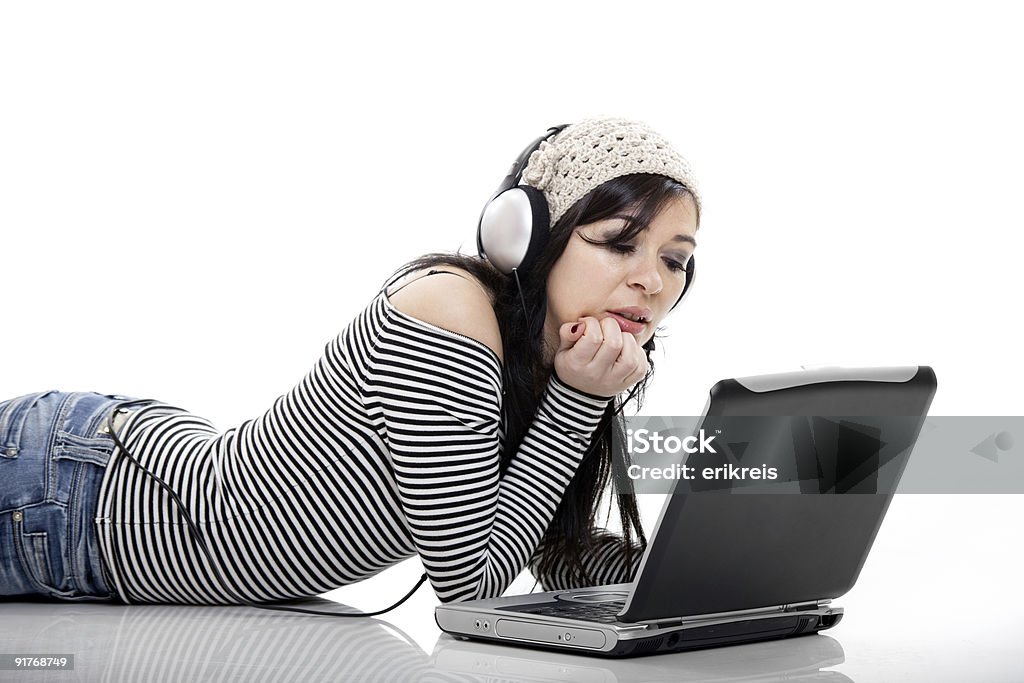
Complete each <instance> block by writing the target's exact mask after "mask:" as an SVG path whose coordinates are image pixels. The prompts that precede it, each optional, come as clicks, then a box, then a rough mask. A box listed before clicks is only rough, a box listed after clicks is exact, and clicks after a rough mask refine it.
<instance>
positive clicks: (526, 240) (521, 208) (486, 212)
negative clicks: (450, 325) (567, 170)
mask: <svg viewBox="0 0 1024 683" xmlns="http://www.w3.org/2000/svg"><path fill="white" fill-rule="evenodd" d="M568 126H569V124H567V123H565V124H562V125H560V126H552V127H551V128H548V130H547V132H545V133H544V134H543V135H541V136H540V137H539V138H537V139H536V140H534V141H533V142H531V143H530V144H529V145H527V146H526V148H525V149H524V150H523V151H522V152H521V153H520V154H519V156H518V157H516V160H515V161H514V162H513V163H512V167H511V168H510V169H509V171H508V175H506V176H505V178H504V179H503V180H502V181H501V184H500V185H498V189H497V190H495V191H494V194H492V195H491V198H490V199H488V200H487V203H486V204H485V205H484V209H483V211H481V212H480V221H479V222H478V224H477V230H476V250H477V253H478V254H479V256H480V258H486V259H487V260H488V261H490V262H491V264H492V265H493V266H494V267H495V268H497V269H498V270H499V271H500V272H502V273H504V274H505V275H513V274H516V273H517V272H519V271H526V270H528V269H529V268H530V267H531V266H532V265H533V264H534V263H536V262H537V259H538V258H539V257H540V254H541V252H543V251H544V247H545V245H547V242H548V235H549V234H550V226H549V222H550V217H551V214H550V212H549V210H548V202H547V200H546V199H544V194H543V193H542V192H541V191H540V190H538V189H537V188H535V187H531V186H530V185H520V184H519V181H520V180H521V179H522V177H523V171H524V170H525V169H526V165H527V164H528V163H529V161H530V155H531V154H533V153H534V152H535V151H536V150H537V149H538V148H539V147H540V143H542V142H544V141H545V140H548V139H549V138H551V137H553V136H555V135H557V134H558V133H560V132H561V131H562V130H563V129H565V128H566V127H568ZM695 275H696V265H695V263H694V260H693V256H692V255H691V256H690V258H689V259H687V261H686V284H684V285H683V291H682V293H680V295H679V298H678V299H676V302H675V303H674V304H672V308H675V307H676V306H678V305H679V304H680V303H681V302H682V301H683V298H684V297H685V296H686V293H687V292H688V291H689V289H690V286H691V285H692V284H693V279H694V276H695ZM670 310H671V309H670Z"/></svg>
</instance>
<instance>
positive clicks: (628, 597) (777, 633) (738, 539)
mask: <svg viewBox="0 0 1024 683" xmlns="http://www.w3.org/2000/svg"><path fill="white" fill-rule="evenodd" d="M935 388H936V379H935V373H934V372H933V371H932V369H931V368H929V367H926V366H910V367H889V368H857V369H855V368H825V369H819V370H808V371H801V372H794V373H784V374H777V375H763V376H757V377H744V378H737V379H728V380H723V381H721V382H718V383H717V384H715V386H714V387H712V389H711V392H710V399H709V401H708V404H707V406H706V408H705V410H704V414H703V416H702V417H701V419H700V420H699V422H698V426H699V428H701V429H703V430H704V432H705V433H714V434H719V435H721V438H720V440H719V449H718V452H717V453H716V454H715V456H711V455H709V454H707V453H692V454H690V455H688V456H686V459H685V461H684V464H686V465H689V466H691V467H694V468H695V471H697V472H700V471H702V469H703V467H704V466H705V465H713V464H714V463H716V462H717V463H718V464H721V457H722V451H724V452H725V453H726V454H727V456H728V458H729V459H730V461H731V462H733V463H737V464H738V465H751V468H749V469H753V467H754V466H756V467H759V468H760V469H762V470H766V469H767V468H768V466H771V467H773V468H774V469H775V470H776V478H775V480H773V481H770V482H768V481H764V480H760V481H749V480H747V481H743V482H740V483H737V482H735V481H720V480H700V479H694V480H693V481H685V482H684V481H683V479H682V478H678V479H675V480H674V481H673V483H672V484H671V486H672V488H671V489H670V495H668V496H667V497H666V500H665V504H664V506H663V508H662V511H661V515H660V517H659V519H658V523H657V525H656V527H655V529H654V532H653V533H652V534H651V538H650V541H649V543H648V545H647V549H646V550H645V552H644V555H643V557H642V559H641V562H640V566H639V568H638V570H637V572H636V575H635V580H634V581H633V582H632V583H627V584H614V585H606V586H595V587H592V588H585V589H576V590H559V591H549V592H542V593H530V594H528V595H517V596H509V597H501V598H492V599H488V600H471V601H466V602H458V603H448V604H444V605H440V606H438V607H437V608H436V609H435V618H436V620H437V624H438V626H439V627H440V628H441V629H442V630H443V631H445V632H447V633H449V634H451V635H453V636H456V637H458V638H463V639H468V638H474V639H480V640H487V641H490V642H496V643H504V644H508V645H518V646H522V647H532V648H543V649H557V650H562V651H571V652H575V653H579V654H589V655H596V656H606V657H628V656H634V655H645V654H655V653H664V652H678V651H682V650H691V649H698V648H705V647H715V646H720V645H732V644H737V643H746V642H752V641H759V640H771V639H777V638H788V637H792V636H801V635H809V634H813V633H817V632H819V631H822V630H824V629H827V628H831V627H833V626H835V625H836V624H837V623H839V621H840V619H842V616H843V609H842V608H841V607H837V606H835V605H833V604H832V601H833V600H834V599H835V598H838V597H839V596H841V595H843V594H844V593H846V592H847V591H849V590H850V588H852V587H853V584H854V582H855V581H856V580H857V576H858V574H859V573H860V570H861V567H863V565H864V561H865V560H866V559H867V555H868V551H869V550H870V549H871V545H872V543H873V541H874V539H875V535H876V534H877V532H878V529H879V527H880V525H881V523H882V519H883V517H884V516H885V512H886V510H887V509H888V506H889V502H890V501H891V499H892V495H893V493H894V492H895V490H896V486H897V485H898V483H899V479H900V477H901V476H902V473H903V471H904V469H905V467H906V464H907V459H908V458H909V456H910V453H911V450H912V449H913V445H914V443H915V441H916V440H917V437H918V434H919V433H920V430H921V426H922V425H923V423H924V418H925V415H926V414H927V411H928V407H929V405H930V404H931V400H932V397H933V396H934V395H935ZM716 458H717V460H716Z"/></svg>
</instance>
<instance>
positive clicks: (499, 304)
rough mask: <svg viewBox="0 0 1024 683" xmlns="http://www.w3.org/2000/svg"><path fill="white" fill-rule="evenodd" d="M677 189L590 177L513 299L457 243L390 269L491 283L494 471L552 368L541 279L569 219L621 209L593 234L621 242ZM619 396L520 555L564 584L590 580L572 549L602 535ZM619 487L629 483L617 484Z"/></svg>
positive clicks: (506, 284)
mask: <svg viewBox="0 0 1024 683" xmlns="http://www.w3.org/2000/svg"><path fill="white" fill-rule="evenodd" d="M684 196H688V197H690V198H691V199H692V198H693V194H692V192H691V191H690V189H689V188H687V187H686V186H685V185H683V184H681V183H679V182H677V181H675V180H672V179H670V178H667V177H665V176H661V175H653V174H632V175H626V176H621V177H619V178H614V179H612V180H609V181H607V182H605V183H603V184H601V185H599V186H598V187H596V188H595V189H593V190H592V191H590V192H589V193H588V194H586V195H585V196H584V197H583V198H581V199H580V200H579V201H578V202H576V204H574V205H573V206H572V207H571V208H570V209H569V210H568V211H567V212H566V213H565V214H564V215H563V216H562V217H561V218H560V219H559V220H558V222H557V223H555V225H554V226H553V227H552V228H551V233H550V235H549V238H548V242H547V245H546V246H545V248H544V250H543V252H542V253H541V255H540V258H539V259H538V261H537V263H535V264H533V265H532V266H530V268H529V270H526V271H521V272H520V276H519V278H520V284H521V291H522V299H521V298H520V287H518V286H517V284H516V280H515V278H514V277H510V276H506V275H503V274H502V273H501V272H499V271H498V270H497V269H496V268H494V266H492V265H491V264H490V263H489V262H488V261H486V260H484V259H481V258H479V257H477V256H470V255H467V254H460V253H432V254H426V255H424V256H421V257H420V258H417V259H415V260H413V261H411V262H409V263H407V264H405V265H404V266H402V267H401V268H400V269H399V270H398V271H397V272H396V276H398V277H400V276H404V275H406V274H408V273H411V272H414V271H417V270H421V269H424V268H428V267H432V266H443V265H451V266H456V267H458V268H462V269H464V270H466V271H468V272H470V273H471V274H472V275H473V276H474V277H476V278H477V279H478V280H479V281H480V282H481V284H483V285H484V286H485V287H486V288H487V289H488V290H489V291H490V292H491V293H492V295H493V299H494V311H495V314H496V316H497V319H498V326H499V330H500V332H501V340H502V349H503V355H504V378H503V381H504V387H503V393H504V397H503V400H502V418H503V422H504V434H505V443H504V448H503V449H502V452H501V460H500V471H501V472H502V473H504V472H505V470H506V469H507V467H508V465H509V463H510V461H511V458H512V455H513V454H514V453H516V451H518V449H519V445H520V443H521V442H522V440H523V437H524V436H525V435H526V432H527V430H528V429H529V427H530V425H531V423H532V422H533V418H534V415H535V414H536V412H537V407H538V405H539V403H540V400H541V398H542V397H543V393H544V389H545V387H546V386H547V382H548V379H549V378H550V376H551V373H552V372H553V370H552V367H551V365H550V364H547V363H546V362H545V358H546V357H548V356H549V355H550V354H545V348H544V343H545V342H544V320H545V316H546V314H547V280H548V275H549V274H550V272H551V269H552V268H553V267H554V265H555V262H556V261H558V259H559V257H561V255H562V252H563V251H565V247H566V245H567V244H568V242H569V239H570V238H571V237H572V235H573V233H574V231H575V229H576V228H577V227H579V226H581V225H587V224H589V223H594V222H597V221H600V220H604V219H607V218H610V217H611V216H615V215H623V214H626V215H629V216H630V220H628V221H627V222H626V225H625V226H624V227H623V229H622V230H621V231H620V232H619V233H618V234H617V235H614V236H612V237H611V238H609V239H608V240H605V241H604V242H601V243H619V242H625V241H628V240H630V239H632V237H633V236H635V235H636V234H637V233H639V232H640V231H642V230H644V229H646V228H647V226H648V225H650V223H651V221H652V220H653V219H654V217H655V216H657V215H658V213H659V212H660V211H661V210H662V208H664V206H665V204H667V203H668V201H669V200H671V199H672V198H674V197H684ZM698 211H699V209H698ZM698 224H699V213H698ZM590 241H592V242H593V240H590ZM523 301H525V306H526V310H525V311H524V308H523ZM653 341H654V340H653V338H652V339H651V340H650V341H649V342H647V343H646V344H645V345H644V349H645V351H646V352H647V356H648V360H649V361H650V371H649V372H648V373H647V375H645V376H644V377H643V378H642V379H641V380H640V381H639V382H638V383H637V385H636V386H635V387H634V396H635V399H636V407H637V409H639V407H640V406H641V405H642V403H643V396H644V391H645V389H646V387H647V383H648V382H649V381H650V378H651V376H652V374H653V372H654V362H653V358H651V352H652V351H653V349H654V344H653ZM620 400H621V397H616V399H615V400H614V401H612V402H611V403H610V404H609V406H608V408H607V409H606V411H605V415H604V419H603V420H602V421H601V424H602V425H603V428H601V427H599V433H595V435H594V437H593V439H594V441H596V442H597V443H596V444H593V445H592V448H591V449H590V450H589V451H588V456H587V457H586V458H585V459H584V460H583V461H582V462H581V463H580V465H579V468H578V469H577V470H576V474H575V475H574V476H573V478H572V480H571V481H570V483H569V486H568V488H567V489H566V491H565V495H564V496H563V497H562V500H561V502H560V503H559V505H558V508H557V510H556V511H555V517H554V519H553V520H552V522H551V524H550V526H549V527H548V529H547V531H546V532H545V534H544V537H543V539H542V541H541V544H540V546H539V548H538V551H537V553H536V554H535V555H534V557H533V558H532V559H531V561H530V567H531V569H533V570H534V572H535V573H538V574H549V575H550V574H551V573H552V570H554V569H555V568H556V567H563V568H564V569H567V570H568V577H569V580H570V581H571V582H572V586H571V587H582V586H588V585H593V583H594V581H595V577H593V576H590V575H588V573H587V571H586V568H585V567H584V565H583V562H582V558H583V555H584V553H585V552H586V551H588V550H594V549H596V548H598V547H599V544H600V545H601V546H602V547H604V546H606V544H607V542H608V540H609V536H608V535H607V534H606V533H602V532H601V530H600V529H599V527H598V526H597V524H596V521H597V515H598V506H599V505H600V500H601V495H602V493H603V492H604V490H605V487H606V486H607V485H608V483H609V480H610V479H611V474H612V469H613V468H616V471H618V468H620V467H623V468H624V467H628V465H629V462H628V458H629V454H628V452H627V451H626V448H625V443H626V441H625V435H624V427H623V418H622V416H621V412H620V414H618V415H615V416H614V418H613V413H614V412H615V410H616V408H618V407H620V405H621V404H620ZM623 471H624V470H623ZM614 481H615V486H616V490H615V495H616V498H617V502H618V509H619V517H620V520H621V523H622V537H621V540H620V542H621V543H622V544H623V551H624V557H625V560H626V565H627V570H629V571H630V573H631V569H632V566H633V565H634V563H635V562H636V561H639V555H637V554H636V551H635V548H634V543H633V541H634V537H635V538H636V540H637V542H638V545H639V549H640V552H641V553H642V551H643V549H644V548H645V547H646V545H647V537H646V535H645V534H644V531H643V527H642V525H641V522H640V515H639V511H638V510H637V505H636V496H635V495H634V494H633V491H632V488H631V487H628V484H625V483H624V482H628V478H627V477H620V476H616V477H615V478H614ZM623 487H627V488H628V489H629V490H623ZM560 575H563V576H564V575H565V572H564V571H563V572H560Z"/></svg>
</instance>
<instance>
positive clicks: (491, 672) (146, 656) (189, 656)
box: [0, 600, 850, 683]
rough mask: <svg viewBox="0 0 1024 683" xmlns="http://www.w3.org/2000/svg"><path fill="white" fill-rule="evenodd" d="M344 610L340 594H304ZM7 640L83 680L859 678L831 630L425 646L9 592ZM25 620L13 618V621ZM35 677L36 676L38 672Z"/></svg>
mask: <svg viewBox="0 0 1024 683" xmlns="http://www.w3.org/2000/svg"><path fill="white" fill-rule="evenodd" d="M315 603H319V606H321V607H323V608H325V609H339V605H338V604H337V603H333V602H329V601H326V600H322V601H306V602H304V603H303V604H309V605H313V604H315ZM0 610H2V612H3V622H4V627H3V635H2V636H0V643H2V645H0V651H3V652H22V653H29V652H34V653H51V654H58V653H62V654H70V653H73V654H74V655H75V669H74V670H73V671H36V672H32V673H26V672H13V671H4V672H0V678H4V679H7V678H9V679H10V680H68V681H74V680H80V681H195V680H203V681H236V680H237V681H270V680H273V681H331V680H334V681H386V682H392V681H494V680H513V681H608V682H609V683H611V682H613V681H733V680H743V681H750V680H756V681H777V680H778V681H782V680H787V681H788V680H815V681H835V682H836V683H839V682H841V681H849V680H850V679H849V678H848V677H847V676H845V675H843V674H842V673H839V672H837V671H829V670H826V669H828V668H829V667H834V666H835V665H837V664H841V663H842V662H843V659H844V658H843V648H842V646H841V645H840V643H839V641H838V640H836V639H834V638H831V637H828V636H812V637H805V638H798V639H795V640H793V641H790V642H782V641H776V642H768V643H759V644H752V645H744V646H739V647H733V648H725V649H722V648H719V649H715V650H702V651H698V652H691V653H680V654H674V655H662V656H658V657H647V658H639V659H630V660H604V659H595V658H590V657H580V656H574V655H565V654H560V653H548V652H541V651H531V650H523V649H519V648H509V647H503V646H497V645H489V644H479V643H470V642H465V641H459V640H455V639H452V638H449V637H448V636H446V635H440V636H439V637H438V638H437V641H436V643H435V645H434V647H433V651H432V652H429V653H428V652H426V651H425V650H424V649H423V648H421V647H420V646H419V645H418V644H417V643H416V642H415V641H414V640H413V639H412V638H410V637H409V636H407V635H406V634H405V633H403V632H402V630H401V629H399V628H398V627H396V626H395V625H393V624H389V623H388V622H385V621H381V620H377V619H374V620H355V621H353V622H347V621H341V620H338V621H340V623H335V620H331V619H321V618H307V617H303V616H294V617H293V616H290V615H281V614H275V613H270V612H267V613H260V612H257V611H255V610H251V609H248V608H233V607H232V608H224V607H185V606H180V607H179V606H153V605H133V606H110V605H96V604H91V605H84V604H80V605H49V604H42V603H0ZM12 627H14V628H12ZM29 677H31V678H29Z"/></svg>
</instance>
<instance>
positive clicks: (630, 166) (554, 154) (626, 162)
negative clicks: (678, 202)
mask: <svg viewBox="0 0 1024 683" xmlns="http://www.w3.org/2000/svg"><path fill="white" fill-rule="evenodd" d="M633 173H656V174H658V175H663V176H668V177H669V178H672V179H673V180H678V181H679V182H680V183H682V184H683V185H685V186H686V187H687V189H689V190H690V191H691V192H692V193H693V199H694V201H695V202H696V203H697V207H698V210H699V208H700V194H699V192H698V189H697V179H696V178H695V177H694V175H693V171H692V170H691V169H690V164H689V163H688V162H687V161H686V159H684V158H683V157H682V156H681V155H680V154H679V153H678V152H676V151H675V150H674V149H672V146H671V145H669V143H668V142H667V141H666V140H665V139H664V138H663V137H661V136H660V135H659V134H658V133H656V132H655V131H653V130H651V128H650V127H648V126H647V125H646V124H644V123H641V122H639V121H630V120H628V119H621V118H595V119H586V120H584V121H580V122H579V123H575V124H573V125H571V126H568V127H567V128H565V129H564V130H562V131H561V132H560V133H559V134H558V135H556V136H555V137H553V138H551V139H550V140H546V141H544V142H542V143H540V147H538V148H537V150H536V151H535V152H534V153H533V154H531V155H530V159H529V161H528V162H527V164H526V170H525V171H524V172H523V181H524V182H525V183H526V184H527V185H530V186H532V187H535V188H537V189H538V190H540V191H541V192H542V193H543V194H544V198H545V199H546V200H547V202H548V210H549V211H550V214H551V224H550V225H549V226H548V227H553V226H554V225H555V223H557V222H558V219H559V218H561V217H562V216H563V215H565V212H566V211H568V210H569V209H570V208H572V206H573V204H575V203H576V202H577V201H579V200H580V199H581V198H582V197H583V196H584V195H585V194H587V193H588V192H590V191H591V190H593V189H594V188H595V187H597V186H598V185H600V184H601V183H604V182H607V181H609V180H612V179H613V178H618V177H620V176H624V175H630V174H633Z"/></svg>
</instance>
